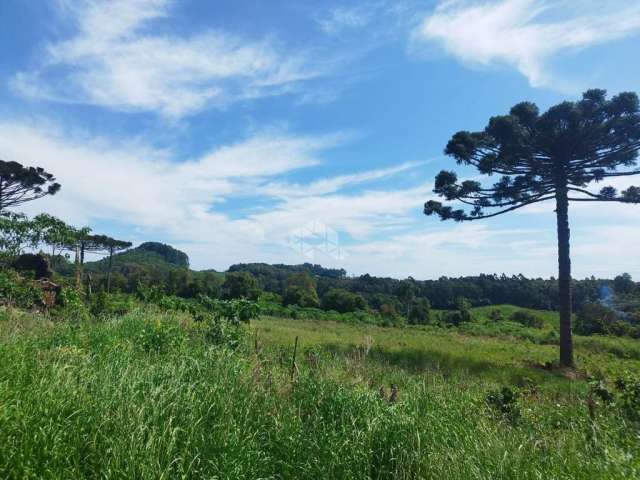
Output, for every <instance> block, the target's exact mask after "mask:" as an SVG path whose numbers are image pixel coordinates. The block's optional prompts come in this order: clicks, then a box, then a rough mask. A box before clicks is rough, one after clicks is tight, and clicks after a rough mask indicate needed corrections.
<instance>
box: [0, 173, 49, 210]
mask: <svg viewBox="0 0 640 480" xmlns="http://www.w3.org/2000/svg"><path fill="white" fill-rule="evenodd" d="M55 180H56V179H55V177H54V176H53V175H52V174H50V173H48V172H46V171H45V170H44V169H42V168H40V167H25V166H23V165H21V164H20V163H18V162H7V161H5V160H0V214H3V213H5V210H6V209H7V208H10V207H17V206H19V205H22V204H23V203H27V202H30V201H32V200H37V199H38V198H42V197H44V196H45V195H55V194H56V193H58V191H59V190H60V184H59V183H56V181H55Z"/></svg>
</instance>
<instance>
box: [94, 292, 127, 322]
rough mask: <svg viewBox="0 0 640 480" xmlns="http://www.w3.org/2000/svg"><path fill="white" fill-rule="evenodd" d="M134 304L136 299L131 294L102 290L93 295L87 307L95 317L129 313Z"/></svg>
mask: <svg viewBox="0 0 640 480" xmlns="http://www.w3.org/2000/svg"><path fill="white" fill-rule="evenodd" d="M136 306H137V304H136V301H135V300H134V298H133V297H132V296H131V295H127V294H122V293H106V292H104V291H102V292H99V293H98V294H97V295H95V296H94V297H93V299H92V301H91V305H90V307H89V309H90V310H91V314H92V315H94V316H96V317H98V316H114V315H124V314H126V313H129V312H130V311H131V310H133V309H134V308H136Z"/></svg>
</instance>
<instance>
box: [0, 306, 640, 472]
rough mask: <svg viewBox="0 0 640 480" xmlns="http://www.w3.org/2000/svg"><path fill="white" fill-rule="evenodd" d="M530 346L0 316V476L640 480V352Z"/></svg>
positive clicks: (474, 334) (352, 329) (446, 332)
mask: <svg viewBox="0 0 640 480" xmlns="http://www.w3.org/2000/svg"><path fill="white" fill-rule="evenodd" d="M503 308H505V309H508V307H503ZM477 314H478V315H481V314H482V312H481V311H479V312H477ZM545 322H548V323H549V325H552V324H553V322H554V319H553V318H551V317H549V318H545ZM514 332H515V333H514ZM527 332H528V330H526V329H524V330H523V329H520V330H517V332H516V330H515V329H514V330H513V331H506V330H504V329H503V330H495V329H494V330H491V328H490V327H489V326H485V327H483V326H482V324H479V326H478V327H476V330H474V331H465V330H464V329H445V328H436V327H405V328H393V327H388V328H384V327H373V326H368V325H361V324H345V323H334V322H328V321H313V320H304V319H295V320H293V319H281V318H278V319H276V318H270V317H263V318H260V319H258V320H256V321H253V322H252V323H251V325H250V326H241V327H238V331H237V332H235V333H234V334H233V341H226V342H220V341H214V340H212V336H211V335H210V332H208V331H207V327H206V325H203V324H202V323H199V322H196V321H194V320H193V319H192V318H191V317H190V316H189V315H187V314H181V313H166V312H164V313H163V312H161V311H159V310H156V309H150V308H143V309H138V310H135V311H133V312H131V313H129V314H126V315H124V316H119V317H112V318H105V319H102V320H99V321H98V320H91V321H83V322H76V321H74V320H73V319H66V320H65V319H62V320H56V321H55V322H53V321H51V320H48V319H47V318H46V317H43V316H40V315H33V314H28V313H20V312H18V311H15V310H9V309H5V310H1V311H0V478H2V479H20V480H22V479H80V478H95V479H422V478H424V479H514V480H515V479H517V480H520V479H633V478H640V418H638V411H637V405H638V404H637V403H634V402H636V401H637V400H638V398H636V396H637V395H640V394H639V393H638V392H640V387H638V385H637V384H632V382H633V380H629V379H634V378H635V379H637V378H638V374H640V350H639V348H638V342H637V341H632V340H629V339H626V340H623V339H612V338H606V337H602V338H597V337H591V338H589V339H586V338H580V337H578V339H577V341H576V344H577V346H576V348H577V354H578V355H577V356H578V361H579V365H580V367H579V369H578V370H577V371H576V372H563V371H560V370H557V369H554V368H547V365H548V362H550V361H552V360H554V359H555V358H556V356H557V350H556V348H557V347H556V346H555V345H554V344H553V342H547V341H546V340H545V338H546V337H545V335H546V333H545V329H544V328H543V329H537V330H536V332H537V333H530V335H529V336H530V338H528V337H527V335H528V334H527ZM531 332H534V330H533V329H532V330H531ZM538 337H539V338H538ZM296 338H297V339H298V340H297V342H296ZM294 351H295V357H294ZM625 379H626V380H625ZM625 381H626V382H627V383H624V382H625ZM634 388H636V389H637V390H634ZM634 395H636V396H634Z"/></svg>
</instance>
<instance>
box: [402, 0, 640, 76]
mask: <svg viewBox="0 0 640 480" xmlns="http://www.w3.org/2000/svg"><path fill="white" fill-rule="evenodd" d="M638 32H640V4H639V3H638V2H635V1H632V2H630V1H628V0H582V1H575V0H560V1H556V2H549V1H547V0H493V1H478V0H446V1H441V2H440V4H439V5H438V7H437V8H436V9H435V10H434V12H433V13H432V14H431V15H429V16H427V17H426V18H425V19H424V20H423V21H422V22H421V23H420V25H419V26H418V27H417V28H416V29H415V30H414V31H413V35H412V40H413V42H414V46H417V47H418V48H423V47H424V46H425V45H426V44H430V43H435V44H437V45H440V46H441V47H442V48H443V49H444V51H445V52H447V53H448V54H451V55H453V56H454V57H456V58H458V59H459V60H460V61H461V62H463V63H466V64H469V65H481V66H488V65H493V64H500V63H502V64H507V65H509V66H512V67H514V68H516V69H517V70H518V71H520V73H522V74H523V75H525V76H526V77H527V78H528V79H529V82H530V83H531V84H532V85H533V86H546V85H550V84H551V83H552V82H553V78H552V75H551V74H550V72H549V68H548V62H549V61H550V60H551V59H552V58H554V57H556V56H557V55H559V54H561V53H564V52H566V51H570V50H576V49H583V48H588V47H592V46H594V45H598V44H602V43H606V42H610V41H613V40H616V39H620V38H623V37H626V36H629V35H634V34H637V33H638Z"/></svg>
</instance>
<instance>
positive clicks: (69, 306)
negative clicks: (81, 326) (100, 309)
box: [51, 287, 91, 323]
mask: <svg viewBox="0 0 640 480" xmlns="http://www.w3.org/2000/svg"><path fill="white" fill-rule="evenodd" d="M83 297H84V294H83V292H82V291H81V290H78V289H76V288H72V287H65V288H63V289H62V290H61V291H60V294H59V295H58V305H57V306H56V307H55V308H54V309H53V310H51V314H52V315H53V316H54V317H56V318H59V319H64V320H71V321H74V322H77V323H79V322H82V321H86V320H89V319H90V318H91V312H90V310H89V309H88V308H87V306H86V305H85V303H84V300H83Z"/></svg>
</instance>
